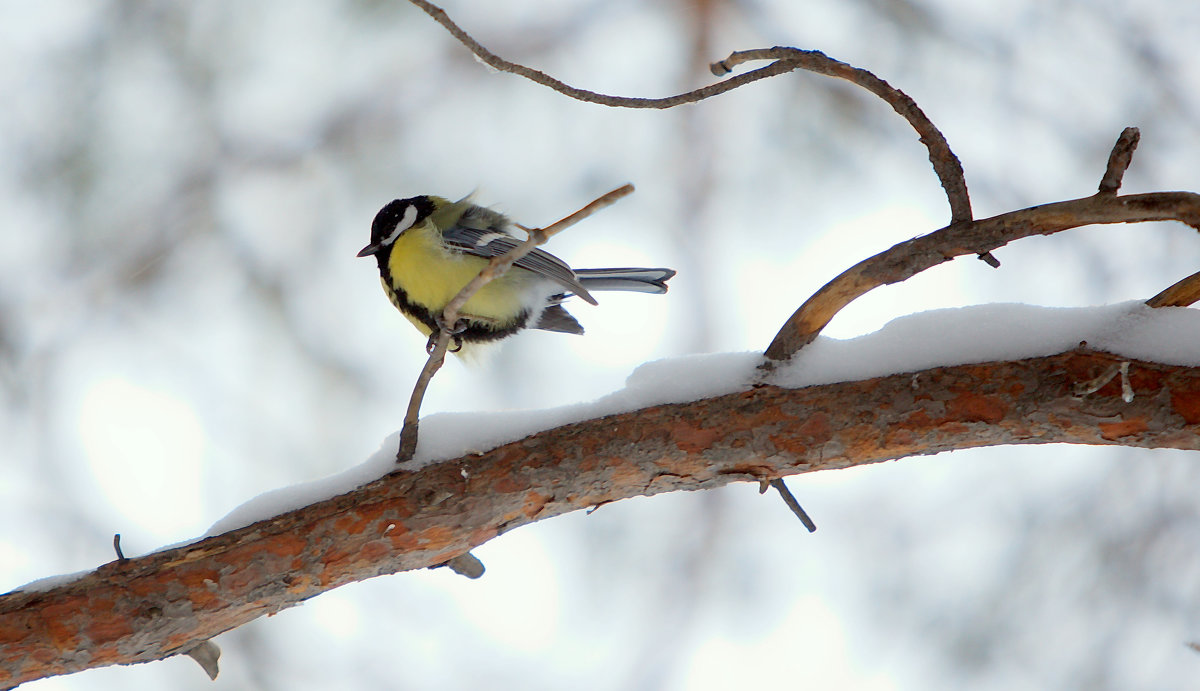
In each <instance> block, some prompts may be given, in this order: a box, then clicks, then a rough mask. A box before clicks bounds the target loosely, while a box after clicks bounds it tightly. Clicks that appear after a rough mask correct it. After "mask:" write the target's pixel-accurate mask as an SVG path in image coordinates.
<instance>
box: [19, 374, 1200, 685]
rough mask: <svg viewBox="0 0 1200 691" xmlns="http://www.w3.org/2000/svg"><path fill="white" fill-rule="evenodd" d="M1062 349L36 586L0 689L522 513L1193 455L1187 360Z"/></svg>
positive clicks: (264, 609)
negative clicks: (892, 471)
mask: <svg viewBox="0 0 1200 691" xmlns="http://www.w3.org/2000/svg"><path fill="white" fill-rule="evenodd" d="M1119 361H1120V360H1119V359H1118V358H1115V357H1113V356H1111V355H1107V354H1104V353H1095V352H1089V351H1077V352H1070V353H1064V354H1061V355H1056V356H1051V357H1046V358H1036V359H1030V360H1023V361H1018V362H1000V363H986V364H976V365H963V366H958V367H945V368H937V369H932V370H927V371H924V372H921V373H919V375H913V374H911V373H910V374H898V375H893V376H889V377H881V378H878V379H872V380H868V381H861V382H849V383H840V384H829V385H825V386H814V387H810V388H806V389H794V390H789V389H780V388H776V387H771V386H763V387H758V388H754V389H751V390H748V391H743V392H739V393H734V394H729V395H726V396H720V397H717V398H712V399H706V400H702V401H696V402H693V403H684V404H675V405H663V406H656V407H653V408H648V409H645V410H639V411H635V412H632V413H625V414H622V415H614V416H609V417H605V418H602V419H598V420H589V421H585V422H581V423H578V424H574V425H568V426H565V427H560V428H557V429H553V430H548V431H545V432H542V433H540V434H537V435H535V436H533V437H530V438H527V439H524V440H521V441H517V442H513V443H511V444H508V445H506V446H503V447H500V448H498V449H494V450H492V451H489V452H487V453H485V454H482V455H479V456H470V457H466V458H462V459H457V460H453V461H447V462H444V463H440V464H437V465H432V466H429V467H426V468H424V469H421V470H419V471H417V472H400V471H397V472H395V473H393V474H391V475H389V476H387V477H384V478H382V479H380V480H378V481H376V482H373V483H371V484H369V485H366V486H364V487H362V488H360V489H358V490H355V491H354V492H351V493H348V494H345V495H342V496H339V497H334V498H332V499H329V500H326V501H322V502H319V503H316V504H313V505H311V506H307V507H304V508H302V509H298V510H296V511H292V512H290V513H287V514H284V515H281V516H277V517H275V518H272V519H270V520H266V521H262V522H259V523H256V524H254V525H251V526H248V527H246V528H242V529H240V530H236V531H233V532H230V533H226V534H224V535H218V536H215V537H211V538H208V539H205V540H202V541H200V542H197V543H195V544H192V545H189V546H186V547H180V548H176V549H172V550H168V551H165V552H161V553H158V554H152V555H149V556H146V557H140V558H137V559H130V560H127V561H123V562H111V563H108V564H105V565H103V566H101V567H100V568H98V569H96V570H95V571H94V572H92V573H90V574H87V575H85V576H83V577H81V578H79V579H77V580H75V581H73V582H71V583H68V584H65V585H61V586H59V587H56V588H53V589H50V590H46V591H45V592H14V593H9V594H7V595H3V596H0V686H11V685H15V684H17V683H20V682H23V681H28V680H31V679H37V678H40V677H44V676H49V675H53V674H63V673H68V672H74V671H78V670H82V669H87V668H89V667H97V666H102V665H109V664H121V663H131V662H143V661H149V660H155V659H160V658H163V657H166V656H169V655H173V654H177V653H180V652H183V651H186V650H189V649H191V648H192V647H194V646H195V645H197V644H198V643H200V642H201V641H204V640H206V639H208V638H211V637H212V636H215V635H217V634H219V633H221V632H223V631H228V630H229V629H232V628H234V627H237V626H240V625H241V624H244V623H246V622H248V621H250V620H251V619H254V618H256V617H259V616H262V615H263V614H270V613H272V612H276V611H278V610H280V609H283V608H285V607H291V606H293V605H295V604H298V603H299V602H301V601H303V600H305V599H307V598H310V597H313V596H314V595H317V594H319V593H321V592H323V591H325V590H328V589H331V588H335V587H337V586H340V585H343V584H345V583H349V582H351V581H356V580H362V579H365V578H370V577H372V576H376V575H380V574H385V573H393V572H396V571H403V570H408V569H416V568H422V567H427V566H432V565H435V564H440V563H442V562H445V561H446V560H447V559H449V558H451V557H453V556H455V555H457V554H460V553H462V552H463V551H465V550H467V549H470V548H471V547H474V546H476V545H479V544H480V543H483V542H486V541H487V540H490V539H491V538H493V537H495V536H497V535H499V534H500V533H502V532H504V531H507V530H511V529H512V528H514V527H517V526H520V525H523V524H526V523H530V522H533V521H536V520H541V519H544V518H549V517H551V516H556V515H559V514H563V513H566V512H569V511H575V510H578V509H583V508H588V507H590V506H595V505H598V504H602V503H606V502H612V501H618V500H620V499H624V498H628V497H633V496H637V495H652V494H658V493H661V492H670V491H675V490H683V489H687V490H695V489H706V488H711V487H716V486H719V485H723V484H727V483H729V482H734V481H739V480H749V481H758V480H762V479H771V478H775V477H779V476H783V475H789V474H795V473H802V472H809V471H813V470H821V469H828V468H841V467H846V466H851V465H859V464H864V463H874V462H877V461H883V460H888V459H894V458H901V457H904V456H911V455H917V454H930V453H936V452H939V451H947V450H951V449H956V448H964V447H975V446H990V445H998V444H1039V443H1050V442H1072V443H1080V444H1120V445H1124V446H1142V447H1173V448H1182V449H1200V369H1196V368H1187V367H1175V366H1169V365H1161V364H1155V363H1145V362H1136V361H1135V362H1133V363H1132V364H1131V367H1130V369H1129V375H1130V376H1129V380H1130V384H1131V385H1132V387H1133V390H1134V394H1135V397H1134V399H1133V401H1132V402H1129V403H1126V402H1125V401H1124V400H1122V398H1121V382H1120V378H1115V379H1113V381H1110V382H1109V383H1108V384H1106V385H1105V386H1104V387H1103V388H1101V389H1100V390H1098V391H1096V392H1095V393H1092V394H1089V395H1087V396H1082V397H1078V396H1076V395H1075V394H1074V391H1075V385H1076V384H1077V383H1079V382H1088V381H1091V380H1093V379H1095V378H1096V377H1097V376H1098V375H1099V374H1101V373H1103V372H1106V371H1110V370H1111V368H1112V367H1113V365H1114V363H1117V362H1119Z"/></svg>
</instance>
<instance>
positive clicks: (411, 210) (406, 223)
mask: <svg viewBox="0 0 1200 691" xmlns="http://www.w3.org/2000/svg"><path fill="white" fill-rule="evenodd" d="M415 220H417V207H415V206H413V205H412V204H409V205H408V207H407V208H405V209H404V216H402V217H401V218H400V222H399V223H397V224H396V229H395V230H393V231H392V234H391V235H389V236H387V237H386V238H384V239H383V243H381V244H384V245H390V244H392V243H393V242H395V241H396V238H397V237H399V236H400V233H403V232H404V231H406V230H408V229H409V228H411V227H412V224H413V221H415Z"/></svg>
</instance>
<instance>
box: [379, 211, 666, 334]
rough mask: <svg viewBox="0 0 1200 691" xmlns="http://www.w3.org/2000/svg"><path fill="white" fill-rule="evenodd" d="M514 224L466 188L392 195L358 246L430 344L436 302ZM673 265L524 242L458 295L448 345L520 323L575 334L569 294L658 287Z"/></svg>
mask: <svg viewBox="0 0 1200 691" xmlns="http://www.w3.org/2000/svg"><path fill="white" fill-rule="evenodd" d="M518 227H520V226H516V225H515V224H514V223H513V222H512V221H511V220H509V218H508V217H507V216H505V215H504V214H503V213H500V212H499V211H496V210H495V209H491V208H488V207H485V206H480V205H477V204H475V203H473V202H472V201H471V197H469V196H468V197H465V198H463V199H460V200H458V201H450V200H449V199H446V198H443V197H435V196H428V195H422V196H417V197H409V198H407V199H395V200H392V201H390V202H388V203H387V204H386V205H384V207H383V208H382V209H380V210H379V213H377V214H376V215H375V220H374V221H373V222H372V223H371V242H370V244H368V245H367V246H366V247H364V248H362V250H360V251H359V253H358V256H359V257H370V256H373V257H375V259H376V260H377V261H378V263H379V278H380V282H381V283H382V284H383V291H384V293H386V294H387V297H388V299H389V300H390V301H391V302H392V304H393V305H395V307H396V309H398V310H400V313H401V314H403V315H404V316H405V317H406V318H407V319H408V320H409V321H410V322H412V324H413V325H414V326H416V327H417V330H418V331H420V332H421V333H422V334H423V335H425V336H427V337H428V339H429V340H428V341H427V342H426V351H427V352H432V350H433V347H434V343H435V342H436V340H437V334H438V332H439V331H440V329H441V326H442V325H441V321H442V311H443V310H444V309H445V307H446V303H448V302H450V300H452V299H453V298H454V296H455V295H457V294H458V292H459V291H460V290H462V288H463V286H465V285H466V284H467V283H468V282H470V281H471V279H473V278H474V277H475V276H476V275H477V274H478V273H479V272H480V271H481V270H482V269H483V268H484V267H485V266H487V264H488V260H490V259H491V258H492V257H496V256H499V255H501V254H504V253H506V252H508V251H509V250H511V249H512V248H514V247H516V246H517V245H518V244H520V242H521V241H520V240H519V239H518V238H517V237H516V236H515V235H514V234H513V229H514V228H518ZM674 275H675V271H674V270H673V269H666V268H612V269H572V268H571V267H570V266H569V265H568V264H567V263H566V262H564V261H563V260H561V259H559V258H558V257H556V256H554V255H553V254H550V253H549V252H546V251H543V250H540V249H534V250H533V251H532V252H530V253H529V254H527V255H525V256H524V257H522V258H520V259H518V260H517V261H516V262H514V263H513V265H512V268H511V269H509V271H508V272H507V273H505V274H504V275H502V276H500V277H498V278H496V279H495V280H493V281H492V282H490V283H488V284H486V285H484V286H483V287H482V288H480V290H479V292H477V293H475V294H474V295H473V296H471V298H470V299H469V300H467V302H466V304H465V305H463V307H462V309H461V310H459V316H460V319H459V321H458V323H457V324H454V325H450V326H449V329H448V330H449V331H450V332H451V333H452V334H453V347H452V348H451V350H452V351H453V352H460V351H462V350H463V348H464V347H465V346H472V347H473V346H477V345H480V344H485V343H492V342H496V341H499V340H501V339H504V338H507V337H509V336H512V335H513V334H516V333H517V332H519V331H521V330H523V329H527V328H532V329H541V330H543V331H554V332H559V333H567V334H583V326H582V325H580V323H579V322H578V321H577V320H576V319H575V318H574V317H573V316H571V314H570V313H569V312H567V310H566V308H564V307H563V305H562V303H563V302H564V301H566V300H567V299H568V298H570V297H571V296H578V297H579V298H581V299H582V300H584V301H585V302H588V303H590V304H592V305H595V304H597V302H596V298H594V297H592V292H593V291H595V292H600V291H610V290H611V291H633V292H640V293H655V294H662V293H666V292H667V281H668V280H670V279H671V277H673V276H674Z"/></svg>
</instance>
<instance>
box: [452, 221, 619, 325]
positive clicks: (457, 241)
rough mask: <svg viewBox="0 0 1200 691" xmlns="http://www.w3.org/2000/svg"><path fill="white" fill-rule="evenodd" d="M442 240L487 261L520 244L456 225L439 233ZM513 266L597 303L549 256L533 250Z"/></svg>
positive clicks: (486, 230)
mask: <svg viewBox="0 0 1200 691" xmlns="http://www.w3.org/2000/svg"><path fill="white" fill-rule="evenodd" d="M442 239H443V240H444V241H445V243H446V245H448V246H450V247H453V248H454V249H456V250H459V251H461V252H466V253H467V254H473V255H475V256H478V257H485V258H488V259H491V258H492V257H498V256H500V255H502V254H504V253H505V252H508V251H509V250H511V249H512V248H514V247H516V246H517V245H519V244H521V241H520V240H517V239H516V238H514V237H513V236H511V235H509V234H508V233H504V232H501V231H498V230H495V229H492V228H468V227H465V226H463V225H461V224H455V225H453V226H451V227H450V228H448V229H447V230H446V231H445V232H443V233H442ZM513 264H514V266H518V267H520V268H522V269H525V270H526V271H532V272H533V273H535V274H539V275H541V276H545V277H546V278H549V279H551V280H553V281H556V282H558V283H560V284H562V285H563V286H565V287H566V288H567V289H569V290H570V291H571V292H572V293H575V294H576V295H578V296H579V297H581V298H583V299H584V300H587V301H588V302H590V303H592V304H593V305H594V304H596V299H595V298H593V297H592V296H591V294H590V293H588V291H587V288H584V287H583V284H581V283H580V282H579V279H578V278H576V277H575V272H574V271H572V270H571V267H570V266H568V265H567V263H566V262H564V261H563V260H561V259H559V258H558V257H556V256H554V255H553V254H550V253H549V252H544V251H542V250H539V249H535V250H533V251H532V252H530V253H529V254H527V255H525V256H524V257H521V258H520V259H518V260H517V261H515V262H514V263H513Z"/></svg>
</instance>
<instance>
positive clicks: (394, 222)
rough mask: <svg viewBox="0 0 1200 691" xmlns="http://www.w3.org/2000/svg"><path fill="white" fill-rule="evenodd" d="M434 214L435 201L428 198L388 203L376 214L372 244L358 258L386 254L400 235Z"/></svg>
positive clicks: (373, 223)
mask: <svg viewBox="0 0 1200 691" xmlns="http://www.w3.org/2000/svg"><path fill="white" fill-rule="evenodd" d="M433 212H434V204H433V200H432V199H430V198H429V197H426V196H421V197H409V198H408V199H396V200H393V201H390V202H388V203H387V205H386V206H384V207H383V208H382V209H380V210H379V213H377V214H375V220H374V221H373V222H372V223H371V244H369V245H367V246H366V247H364V248H362V250H360V251H359V253H358V256H360V257H366V256H369V255H372V254H376V255H379V254H380V253H381V252H386V250H388V249H390V248H391V246H392V243H393V242H395V241H396V238H398V237H400V233H403V232H404V231H406V230H408V229H409V228H411V227H413V226H414V225H416V224H418V223H421V222H422V221H424V220H425V219H427V218H429V216H430V214H432V213H433ZM380 256H387V255H386V254H382V255H380Z"/></svg>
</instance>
